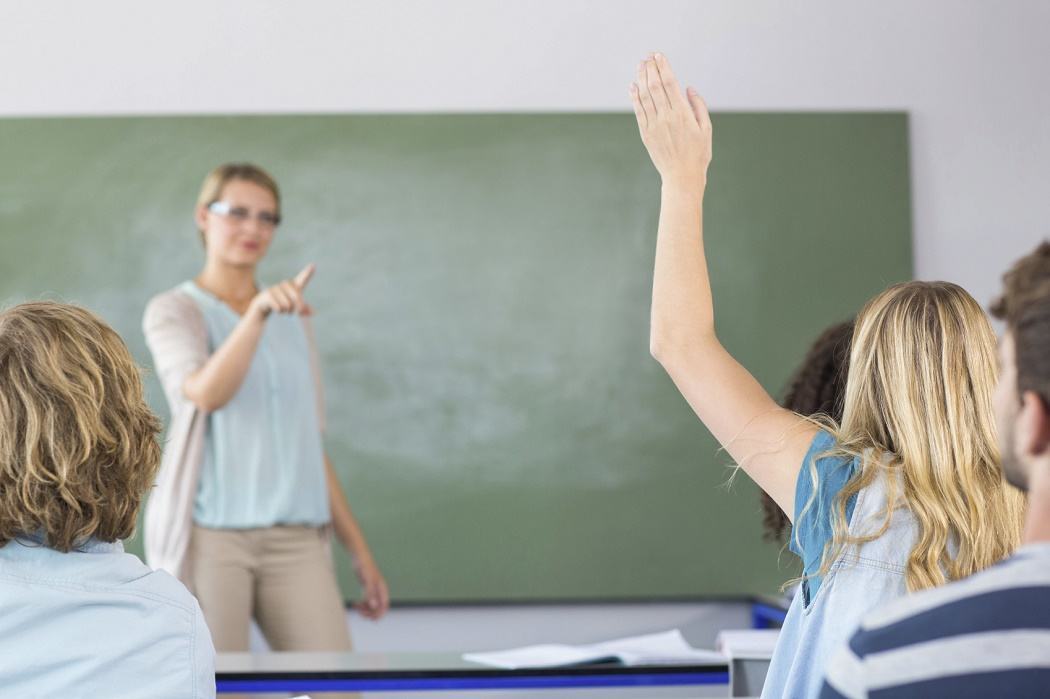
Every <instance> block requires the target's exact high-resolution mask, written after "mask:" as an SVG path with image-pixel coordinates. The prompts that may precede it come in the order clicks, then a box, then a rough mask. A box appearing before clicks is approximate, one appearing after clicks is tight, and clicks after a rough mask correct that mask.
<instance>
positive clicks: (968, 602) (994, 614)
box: [850, 557, 1050, 657]
mask: <svg viewBox="0 0 1050 699" xmlns="http://www.w3.org/2000/svg"><path fill="white" fill-rule="evenodd" d="M1029 605H1036V606H1039V607H1044V606H1047V605H1050V567H1048V566H1046V565H1042V564H1039V565H1032V563H1031V562H1029V561H1026V560H1024V559H1022V558H1020V557H1014V558H1010V559H1006V560H1005V561H1002V562H1001V563H999V564H997V565H994V566H992V567H991V568H988V569H987V570H984V571H981V572H980V573H976V574H974V575H972V576H970V577H969V578H966V579H964V580H959V581H957V582H953V583H949V584H947V585H943V586H941V587H937V588H933V589H929V590H923V591H920V592H916V593H913V594H910V595H907V596H905V597H901V598H900V599H896V600H894V601H893V602H890V603H889V604H886V605H884V606H882V607H879V608H878V609H876V610H874V611H872V612H870V613H869V614H868V615H867V616H865V617H864V619H863V620H862V621H861V624H860V627H859V628H858V630H857V632H856V634H855V635H854V637H853V639H852V640H851V641H850V648H851V650H852V651H853V652H854V653H855V654H857V655H858V656H860V657H864V656H865V655H870V654H872V653H879V652H883V651H887V650H891V649H894V648H901V647H904V646H909V645H912V644H916V643H928V642H931V641H936V640H938V639H941V638H944V637H947V636H958V635H961V634H970V633H980V632H981V631H982V630H985V629H984V627H985V626H986V625H990V627H994V628H1002V627H1003V625H1004V624H1008V623H1009V621H1008V619H1006V618H1005V617H1004V614H1006V615H1009V614H1010V613H1012V611H1014V610H1017V609H1023V608H1030V607H1029ZM1018 621H1019V622H1020V623H1022V625H1024V624H1028V623H1030V622H1029V621H1023V622H1022V620H1021V619H1018Z"/></svg>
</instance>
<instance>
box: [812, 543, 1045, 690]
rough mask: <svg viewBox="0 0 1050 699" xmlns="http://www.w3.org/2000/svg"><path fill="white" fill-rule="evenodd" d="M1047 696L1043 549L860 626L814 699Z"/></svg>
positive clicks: (1033, 548) (907, 601) (1028, 549)
mask: <svg viewBox="0 0 1050 699" xmlns="http://www.w3.org/2000/svg"><path fill="white" fill-rule="evenodd" d="M1048 696H1050V542H1041V543H1037V544H1029V545H1027V546H1024V547H1022V548H1020V549H1018V550H1017V552H1016V553H1015V554H1014V555H1013V556H1012V557H1011V558H1008V559H1007V560H1005V561H1003V562H1002V563H999V564H998V565H995V566H993V567H991V568H989V569H988V570H985V571H983V572H981V573H978V574H977V575H974V576H972V577H970V578H967V579H966V580H962V581H959V582H956V583H953V584H950V585H945V586H943V587H939V588H936V589H932V590H925V591H923V592H920V593H916V594H914V595H910V596H908V597H905V598H902V599H900V600H896V601H894V602H893V603H891V604H888V605H886V606H884V607H881V608H879V609H877V610H876V611H874V612H873V613H871V614H869V615H868V616H866V617H865V618H864V621H863V622H862V623H861V626H860V630H858V631H857V632H856V633H855V634H854V635H853V638H851V639H850V642H849V645H848V646H847V647H846V648H843V649H842V650H841V651H840V652H839V654H838V655H837V656H836V657H835V659H834V661H833V662H832V663H831V665H830V666H829V669H828V674H827V681H826V682H825V684H824V689H823V692H822V693H821V697H822V698H824V699H840V698H849V699H854V698H859V697H870V698H871V699H906V698H911V697H916V698H921V699H933V698H934V697H957V698H966V697H1012V698H1013V697H1020V698H1022V699H1023V698H1024V697H1048Z"/></svg>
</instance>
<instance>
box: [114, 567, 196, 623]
mask: <svg viewBox="0 0 1050 699" xmlns="http://www.w3.org/2000/svg"><path fill="white" fill-rule="evenodd" d="M120 568H121V571H120V574H119V575H120V577H122V578H123V580H124V582H123V584H122V585H120V589H121V591H122V592H124V593H126V594H131V595H136V596H140V597H144V598H148V599H151V600H153V601H155V602H156V603H158V604H160V605H162V606H165V607H170V608H172V609H175V610H178V611H180V612H184V613H188V614H191V615H193V616H196V615H197V614H199V613H200V607H199V605H198V604H197V599H196V598H195V597H194V596H193V595H192V594H191V593H190V591H189V590H188V589H186V586H185V585H183V584H182V583H181V582H179V581H178V580H177V579H175V577H174V576H173V575H171V574H170V573H168V572H167V571H164V570H154V569H153V568H150V567H149V566H147V565H146V564H145V563H143V562H142V561H141V560H140V559H139V558H138V556H135V555H134V554H130V553H125V554H124V555H123V556H121V562H120Z"/></svg>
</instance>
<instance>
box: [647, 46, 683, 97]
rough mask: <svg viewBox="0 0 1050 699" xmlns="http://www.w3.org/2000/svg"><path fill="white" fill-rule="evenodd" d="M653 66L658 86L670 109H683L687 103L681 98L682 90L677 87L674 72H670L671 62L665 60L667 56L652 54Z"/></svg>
mask: <svg viewBox="0 0 1050 699" xmlns="http://www.w3.org/2000/svg"><path fill="white" fill-rule="evenodd" d="M653 64H654V65H655V66H656V72H657V74H658V75H659V76H660V84H661V86H662V87H663V90H664V94H665V95H666V96H667V102H668V104H670V106H671V109H683V108H685V107H686V104H687V103H686V101H685V99H684V98H683V96H682V88H681V87H680V86H679V85H678V78H676V77H675V74H674V71H672V70H671V62H670V61H668V60H667V56H665V55H663V54H662V53H657V54H654V55H653Z"/></svg>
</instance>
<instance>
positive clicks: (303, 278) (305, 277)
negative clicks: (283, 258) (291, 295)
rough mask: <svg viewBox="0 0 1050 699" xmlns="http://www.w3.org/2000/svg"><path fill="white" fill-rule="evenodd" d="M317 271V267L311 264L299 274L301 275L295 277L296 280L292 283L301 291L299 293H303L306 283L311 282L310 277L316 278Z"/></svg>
mask: <svg viewBox="0 0 1050 699" xmlns="http://www.w3.org/2000/svg"><path fill="white" fill-rule="evenodd" d="M316 270H317V265H315V264H314V263H313V262H311V263H310V264H308V265H306V266H305V267H303V269H302V271H301V272H299V274H297V275H295V279H294V280H292V283H293V284H295V286H296V288H297V289H299V291H302V290H303V289H305V288H306V283H307V282H309V281H310V277H312V276H314V272H315V271H316Z"/></svg>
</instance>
